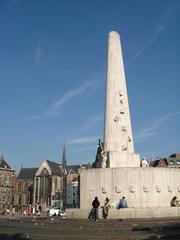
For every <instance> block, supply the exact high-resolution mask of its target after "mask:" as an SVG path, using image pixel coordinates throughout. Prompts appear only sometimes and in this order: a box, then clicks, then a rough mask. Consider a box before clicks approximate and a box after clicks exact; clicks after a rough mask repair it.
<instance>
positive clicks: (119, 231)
mask: <svg viewBox="0 0 180 240" xmlns="http://www.w3.org/2000/svg"><path fill="white" fill-rule="evenodd" d="M12 239H14V240H15V239H16V240H24V239H31V240H42V239H43V240H51V239H52V240H86V239H87V240H97V239H98V240H105V239H106V240H110V239H115V240H117V239H119V240H122V239H124V240H155V239H161V240H178V239H180V218H173V219H145V220H143V219H123V220H121V219H119V220H115V219H114V220H110V219H107V220H99V221H97V222H91V221H88V220H79V219H76V220H75V219H64V220H63V219H61V218H59V217H53V218H47V217H40V218H36V219H35V218H33V217H21V218H19V217H9V218H6V217H0V240H12Z"/></svg>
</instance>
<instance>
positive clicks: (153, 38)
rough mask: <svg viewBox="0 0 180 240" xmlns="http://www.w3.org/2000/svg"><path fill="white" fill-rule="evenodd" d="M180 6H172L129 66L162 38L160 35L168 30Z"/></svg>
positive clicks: (131, 59)
mask: <svg viewBox="0 0 180 240" xmlns="http://www.w3.org/2000/svg"><path fill="white" fill-rule="evenodd" d="M177 7H179V5H175V6H172V7H171V8H170V9H168V11H167V12H166V13H165V14H164V15H163V17H162V18H161V20H160V22H159V23H158V24H157V26H156V28H155V30H154V32H153V34H152V36H151V37H150V38H149V39H148V40H147V41H146V42H145V43H144V44H143V45H142V47H141V48H140V49H139V50H137V51H136V53H135V54H134V55H133V56H132V57H131V58H130V60H129V61H128V63H127V65H129V64H131V63H132V62H134V60H136V59H137V58H138V57H139V56H140V55H141V54H143V53H144V51H145V50H146V49H147V48H149V47H150V46H151V45H152V44H153V43H154V42H155V41H156V40H157V39H158V37H159V36H160V34H161V33H162V32H163V31H164V30H165V29H166V26H167V23H168V21H169V20H170V18H171V17H172V16H174V13H175V11H176V10H177Z"/></svg>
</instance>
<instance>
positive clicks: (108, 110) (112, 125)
mask: <svg viewBox="0 0 180 240" xmlns="http://www.w3.org/2000/svg"><path fill="white" fill-rule="evenodd" d="M104 149H105V151H106V152H107V153H108V154H109V155H108V156H109V165H108V167H126V166H128V167H139V166H140V158H139V156H138V155H136V156H135V157H133V154H134V144H133V136H132V129H131V120H130V113H129V104H128V95H127V89H126V80H125V73H124V65H123V58H122V50H121V43H120V37H119V34H118V33H117V32H114V31H113V32H110V33H109V39H108V63H107V81H106V103H105V126H104Z"/></svg>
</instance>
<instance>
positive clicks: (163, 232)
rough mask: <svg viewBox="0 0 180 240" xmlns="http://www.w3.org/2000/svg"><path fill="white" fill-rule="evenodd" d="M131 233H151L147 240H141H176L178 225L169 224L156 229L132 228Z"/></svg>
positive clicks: (179, 231) (177, 237) (178, 235)
mask: <svg viewBox="0 0 180 240" xmlns="http://www.w3.org/2000/svg"><path fill="white" fill-rule="evenodd" d="M132 231H144V232H151V233H152V234H153V235H151V236H150V237H148V238H144V239H143V240H178V239H180V223H169V224H167V225H163V226H156V227H134V228H133V229H132Z"/></svg>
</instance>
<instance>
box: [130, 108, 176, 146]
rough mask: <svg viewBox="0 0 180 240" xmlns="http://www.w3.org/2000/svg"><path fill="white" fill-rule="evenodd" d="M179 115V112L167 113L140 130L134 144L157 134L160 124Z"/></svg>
mask: <svg viewBox="0 0 180 240" xmlns="http://www.w3.org/2000/svg"><path fill="white" fill-rule="evenodd" d="M179 114H180V111H177V112H175V113H168V114H166V115H163V116H161V117H160V118H158V119H156V120H155V122H154V123H153V124H152V125H151V126H150V127H147V128H145V129H142V130H141V131H140V132H139V133H137V134H136V135H135V138H134V139H135V142H136V143H139V142H142V141H143V140H145V139H147V138H149V137H151V136H154V135H156V134H158V129H159V128H160V126H161V124H162V123H164V122H166V121H167V120H169V119H171V118H173V117H175V116H177V115H179Z"/></svg>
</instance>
